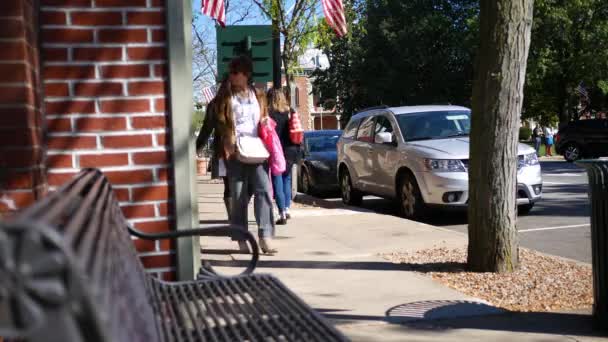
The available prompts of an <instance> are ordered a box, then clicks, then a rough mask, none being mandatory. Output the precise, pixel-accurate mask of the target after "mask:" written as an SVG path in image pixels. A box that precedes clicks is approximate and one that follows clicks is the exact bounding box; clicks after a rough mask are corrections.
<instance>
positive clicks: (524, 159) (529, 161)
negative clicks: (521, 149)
mask: <svg viewBox="0 0 608 342" xmlns="http://www.w3.org/2000/svg"><path fill="white" fill-rule="evenodd" d="M517 163H518V165H517V166H518V168H522V167H524V166H533V165H538V157H537V156H536V152H535V153H530V154H524V155H523V156H519V157H518V158H517Z"/></svg>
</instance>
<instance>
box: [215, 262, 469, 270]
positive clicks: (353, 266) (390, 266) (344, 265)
mask: <svg viewBox="0 0 608 342" xmlns="http://www.w3.org/2000/svg"><path fill="white" fill-rule="evenodd" d="M212 262H213V264H212V265H213V266H221V267H231V266H234V267H242V266H243V265H244V263H243V262H241V261H239V260H237V261H224V260H214V261H212ZM257 267H258V268H294V269H327V270H367V271H415V272H422V273H427V272H452V273H455V272H462V271H464V267H465V264H464V263H458V262H444V263H426V264H407V263H404V264H394V263H391V262H376V261H316V260H294V261H290V260H267V259H266V260H260V261H258V264H257Z"/></svg>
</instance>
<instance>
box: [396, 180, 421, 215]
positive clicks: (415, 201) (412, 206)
mask: <svg viewBox="0 0 608 342" xmlns="http://www.w3.org/2000/svg"><path fill="white" fill-rule="evenodd" d="M398 184H399V187H398V189H397V190H398V191H397V195H398V201H399V210H400V212H401V216H403V217H405V218H407V219H419V218H422V217H424V214H425V213H426V204H425V203H424V200H423V199H422V195H421V194H420V188H418V183H417V182H416V179H415V178H414V176H412V175H411V174H408V173H406V174H403V175H402V176H401V178H400V180H399V183H398Z"/></svg>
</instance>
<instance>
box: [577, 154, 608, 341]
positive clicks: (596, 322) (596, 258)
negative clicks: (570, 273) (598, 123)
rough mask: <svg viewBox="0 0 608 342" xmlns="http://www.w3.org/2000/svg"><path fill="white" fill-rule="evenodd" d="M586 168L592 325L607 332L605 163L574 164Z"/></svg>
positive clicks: (607, 182) (607, 200) (607, 170)
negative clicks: (589, 212)
mask: <svg viewBox="0 0 608 342" xmlns="http://www.w3.org/2000/svg"><path fill="white" fill-rule="evenodd" d="M576 164H577V165H580V166H582V167H584V168H586V169H587V174H588V176H589V189H590V193H591V253H592V257H591V258H592V259H591V260H592V265H593V326H594V328H595V329H598V330H604V331H606V330H608V160H583V161H579V162H577V163H576Z"/></svg>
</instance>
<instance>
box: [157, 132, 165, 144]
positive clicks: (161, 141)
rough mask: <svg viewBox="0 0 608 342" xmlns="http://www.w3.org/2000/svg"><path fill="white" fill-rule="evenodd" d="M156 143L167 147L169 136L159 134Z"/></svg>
mask: <svg viewBox="0 0 608 342" xmlns="http://www.w3.org/2000/svg"><path fill="white" fill-rule="evenodd" d="M156 142H157V143H158V145H159V146H165V144H166V143H167V134H166V133H159V134H157V135H156Z"/></svg>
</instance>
